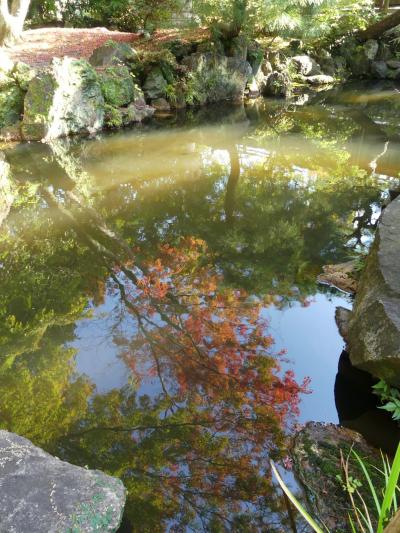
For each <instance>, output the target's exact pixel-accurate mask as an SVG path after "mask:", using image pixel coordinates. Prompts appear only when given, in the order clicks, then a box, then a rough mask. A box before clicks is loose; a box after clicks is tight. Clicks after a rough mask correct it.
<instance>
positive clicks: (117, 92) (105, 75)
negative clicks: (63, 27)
mask: <svg viewBox="0 0 400 533" xmlns="http://www.w3.org/2000/svg"><path fill="white" fill-rule="evenodd" d="M100 85H101V91H102V93H103V96H104V100H105V102H106V103H107V104H110V105H112V106H116V107H122V106H125V105H128V104H129V103H130V102H132V100H133V99H134V97H135V85H134V82H133V78H132V76H131V74H130V72H129V70H128V68H127V67H125V66H113V67H108V68H107V69H106V70H105V71H104V72H101V73H100Z"/></svg>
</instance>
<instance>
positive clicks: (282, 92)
mask: <svg viewBox="0 0 400 533" xmlns="http://www.w3.org/2000/svg"><path fill="white" fill-rule="evenodd" d="M291 90H292V83H291V81H290V78H289V75H288V74H287V73H286V72H272V73H271V74H269V75H268V76H266V77H265V78H264V82H263V85H262V94H263V96H274V97H282V98H286V97H288V96H290V94H291Z"/></svg>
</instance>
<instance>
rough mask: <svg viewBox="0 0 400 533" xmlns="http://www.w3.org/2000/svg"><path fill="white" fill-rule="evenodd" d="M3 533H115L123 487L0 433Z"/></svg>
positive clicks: (98, 473)
mask: <svg viewBox="0 0 400 533" xmlns="http://www.w3.org/2000/svg"><path fill="white" fill-rule="evenodd" d="M0 486H1V498H0V531H2V532H3V531H4V532H7V533H60V532H67V531H71V532H72V531H77V532H78V531H79V532H80V533H84V532H94V531H97V532H108V531H116V530H117V528H118V526H119V524H120V521H121V518H122V513H123V509H124V505H125V498H126V491H125V488H124V486H123V484H122V482H121V481H119V480H118V479H115V478H113V477H110V476H107V475H106V474H103V473H102V472H99V471H97V470H87V469H85V468H80V467H77V466H73V465H71V464H69V463H65V462H63V461H60V460H59V459H57V458H55V457H52V456H51V455H49V454H48V453H46V452H44V451H43V450H41V449H40V448H37V447H36V446H34V445H33V444H32V443H31V442H30V441H29V440H27V439H24V438H22V437H19V436H18V435H14V434H13V433H8V432H7V431H0Z"/></svg>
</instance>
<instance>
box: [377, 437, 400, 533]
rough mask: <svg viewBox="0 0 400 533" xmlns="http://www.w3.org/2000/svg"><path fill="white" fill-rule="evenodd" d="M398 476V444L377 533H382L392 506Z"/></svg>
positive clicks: (399, 461)
mask: <svg viewBox="0 0 400 533" xmlns="http://www.w3.org/2000/svg"><path fill="white" fill-rule="evenodd" d="M399 475H400V443H399V445H398V447H397V451H396V455H395V458H394V460H393V464H392V468H391V470H390V475H389V479H388V482H387V485H386V490H385V495H384V498H383V503H382V507H381V512H380V515H379V522H378V528H377V533H382V532H383V527H384V525H385V524H384V522H385V520H386V518H387V515H388V512H389V510H390V508H391V506H392V504H393V498H394V497H395V494H396V487H397V482H398V480H399Z"/></svg>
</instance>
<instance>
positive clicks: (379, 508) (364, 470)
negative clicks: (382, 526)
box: [351, 450, 381, 516]
mask: <svg viewBox="0 0 400 533" xmlns="http://www.w3.org/2000/svg"><path fill="white" fill-rule="evenodd" d="M351 453H352V454H353V455H354V456H355V458H356V459H357V461H358V464H359V465H360V467H361V470H362V471H363V474H364V476H365V479H366V480H367V483H368V486H369V490H370V492H371V494H372V497H373V499H374V502H375V507H376V510H377V512H378V516H379V515H380V514H381V505H380V503H379V499H378V496H377V494H376V490H375V487H374V485H373V483H372V480H371V477H370V475H369V473H368V470H367V468H366V466H365V464H364V461H363V460H362V459H361V457H360V456H359V455H358V453H357V452H355V451H354V450H351Z"/></svg>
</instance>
